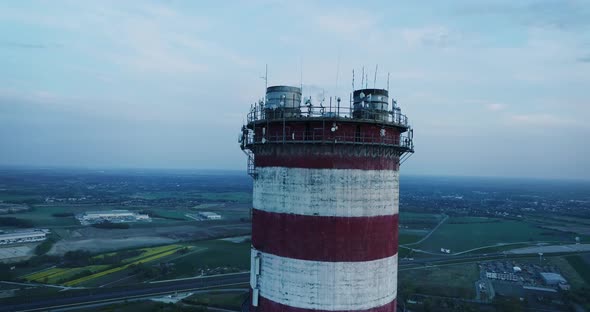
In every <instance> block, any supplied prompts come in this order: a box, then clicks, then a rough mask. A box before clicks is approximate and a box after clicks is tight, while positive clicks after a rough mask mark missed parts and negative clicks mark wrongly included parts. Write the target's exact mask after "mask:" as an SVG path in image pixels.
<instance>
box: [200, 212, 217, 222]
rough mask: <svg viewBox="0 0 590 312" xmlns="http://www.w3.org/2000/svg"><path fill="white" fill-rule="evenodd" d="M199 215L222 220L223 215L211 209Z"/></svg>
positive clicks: (207, 218) (206, 218)
mask: <svg viewBox="0 0 590 312" xmlns="http://www.w3.org/2000/svg"><path fill="white" fill-rule="evenodd" d="M199 217H201V218H203V219H205V220H221V216H220V215H218V214H216V213H215V212H210V211H203V212H199Z"/></svg>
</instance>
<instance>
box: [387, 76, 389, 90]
mask: <svg viewBox="0 0 590 312" xmlns="http://www.w3.org/2000/svg"><path fill="white" fill-rule="evenodd" d="M387 94H389V72H388V73H387Z"/></svg>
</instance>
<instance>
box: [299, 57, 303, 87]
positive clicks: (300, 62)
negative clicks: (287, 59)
mask: <svg viewBox="0 0 590 312" xmlns="http://www.w3.org/2000/svg"><path fill="white" fill-rule="evenodd" d="M299 87H300V88H301V94H303V57H300V58H299Z"/></svg>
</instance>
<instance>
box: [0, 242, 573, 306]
mask: <svg viewBox="0 0 590 312" xmlns="http://www.w3.org/2000/svg"><path fill="white" fill-rule="evenodd" d="M576 253H580V252H576ZM576 253H556V254H552V255H547V257H550V256H558V255H562V254H576ZM531 256H532V255H530V254H529V255H526V254H525V255H513V254H505V253H501V252H499V253H489V254H479V255H461V256H452V255H451V256H448V255H445V256H440V257H434V258H416V259H415V260H408V259H400V263H399V271H405V270H419V269H425V268H429V267H434V266H445V265H457V264H460V263H474V262H479V261H486V260H492V259H498V258H504V257H507V258H511V259H514V258H525V257H531ZM249 276H250V273H249V272H243V273H233V274H224V275H217V276H209V277H199V278H188V279H186V278H185V279H176V280H169V281H158V282H152V283H143V284H137V285H136V286H126V287H114V288H92V289H84V290H79V289H78V290H68V291H62V292H59V293H58V294H57V295H53V296H54V297H47V298H44V299H33V300H34V302H28V303H15V304H10V303H7V302H6V300H0V312H4V311H11V312H12V311H15V312H16V311H19V312H29V311H31V312H32V311H47V310H58V309H68V308H70V309H71V308H74V307H83V306H88V305H93V304H100V303H107V302H118V301H123V300H132V299H138V298H145V297H152V296H159V295H166V294H171V293H175V292H189V291H193V292H194V291H198V290H204V289H207V288H214V287H221V286H237V285H241V286H247V283H248V282H249ZM57 296H59V297H57Z"/></svg>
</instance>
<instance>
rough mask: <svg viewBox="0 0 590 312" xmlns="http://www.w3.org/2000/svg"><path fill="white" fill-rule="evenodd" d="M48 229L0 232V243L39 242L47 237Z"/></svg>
mask: <svg viewBox="0 0 590 312" xmlns="http://www.w3.org/2000/svg"><path fill="white" fill-rule="evenodd" d="M48 233H49V230H45V229H35V230H27V231H16V232H9V233H0V245H11V244H22V243H33V242H40V241H44V240H45V239H47V234H48Z"/></svg>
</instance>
